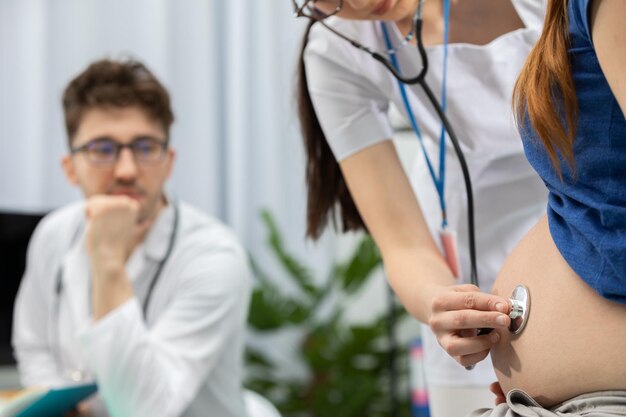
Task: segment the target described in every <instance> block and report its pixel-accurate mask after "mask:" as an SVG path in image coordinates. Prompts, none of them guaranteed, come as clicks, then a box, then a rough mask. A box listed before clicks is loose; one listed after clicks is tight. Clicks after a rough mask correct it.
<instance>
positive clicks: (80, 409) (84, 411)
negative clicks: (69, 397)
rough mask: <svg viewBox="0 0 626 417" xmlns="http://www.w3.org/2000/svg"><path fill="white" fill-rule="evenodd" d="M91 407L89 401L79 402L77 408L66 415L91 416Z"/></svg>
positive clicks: (74, 416) (68, 416)
mask: <svg viewBox="0 0 626 417" xmlns="http://www.w3.org/2000/svg"><path fill="white" fill-rule="evenodd" d="M90 416H91V409H90V407H89V403H88V402H87V401H83V402H81V403H79V404H78V405H77V406H76V408H74V409H73V410H72V411H70V412H69V413H67V414H66V415H65V417H90Z"/></svg>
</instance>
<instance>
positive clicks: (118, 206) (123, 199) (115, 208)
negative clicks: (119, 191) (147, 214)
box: [85, 195, 139, 219]
mask: <svg viewBox="0 0 626 417" xmlns="http://www.w3.org/2000/svg"><path fill="white" fill-rule="evenodd" d="M85 212H86V214H87V217H88V218H90V219H91V218H94V217H98V216H101V215H103V214H109V215H111V214H114V213H117V214H128V215H131V216H133V217H136V216H137V214H138V213H139V203H138V202H137V201H135V200H133V199H132V198H130V197H127V196H124V195H115V196H110V195H95V196H92V197H90V198H89V199H88V200H87V202H86V203H85Z"/></svg>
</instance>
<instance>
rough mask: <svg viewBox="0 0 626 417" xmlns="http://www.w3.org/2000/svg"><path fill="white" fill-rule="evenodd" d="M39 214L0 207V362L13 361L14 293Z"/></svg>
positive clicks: (41, 215) (0, 363)
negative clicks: (2, 210) (11, 211)
mask: <svg viewBox="0 0 626 417" xmlns="http://www.w3.org/2000/svg"><path fill="white" fill-rule="evenodd" d="M43 216H44V215H43V214H24V213H9V212H1V211H0V286H1V288H0V365H7V364H12V363H15V360H14V358H13V353H12V349H11V328H12V326H11V324H12V321H13V304H14V301H15V295H16V294H17V290H18V288H19V285H20V280H21V279H22V274H23V273H24V266H25V265H26V248H27V247H28V241H29V239H30V236H31V235H32V233H33V231H34V230H35V226H37V223H39V220H41V218H42V217H43Z"/></svg>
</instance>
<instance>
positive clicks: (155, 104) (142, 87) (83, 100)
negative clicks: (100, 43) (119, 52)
mask: <svg viewBox="0 0 626 417" xmlns="http://www.w3.org/2000/svg"><path fill="white" fill-rule="evenodd" d="M124 107H139V108H141V109H142V110H143V111H145V112H146V113H147V115H148V116H149V117H150V118H152V119H154V120H155V121H157V122H159V123H161V126H162V127H163V130H164V131H165V134H166V135H167V136H169V129H170V126H171V125H172V123H173V122H174V113H173V112H172V108H171V104H170V95H169V93H168V92H167V90H166V89H165V87H163V85H162V84H161V83H160V82H159V80H158V79H157V78H156V77H155V76H154V74H152V72H150V70H148V68H146V66H145V65H144V64H142V63H141V62H138V61H135V60H132V59H129V60H125V61H113V60H109V59H103V60H100V61H96V62H93V63H92V64H90V65H89V66H88V67H87V68H86V69H85V70H84V71H83V72H81V73H80V74H79V75H78V76H76V77H75V78H74V79H73V80H72V81H70V83H69V85H68V86H67V87H66V89H65V91H64V93H63V111H64V114H65V128H66V131H67V136H68V142H69V144H70V146H71V144H72V140H73V138H74V135H75V134H76V131H77V130H78V126H79V125H80V122H81V120H82V118H83V116H84V115H85V112H87V111H88V110H90V109H94V108H124Z"/></svg>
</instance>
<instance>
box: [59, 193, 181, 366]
mask: <svg viewBox="0 0 626 417" xmlns="http://www.w3.org/2000/svg"><path fill="white" fill-rule="evenodd" d="M171 204H172V206H173V210H174V220H173V224H172V231H171V232H170V236H169V239H168V242H167V249H166V251H165V254H164V255H163V258H162V259H161V260H160V261H159V263H158V264H157V268H156V270H155V272H154V274H153V275H152V278H151V279H150V281H149V286H148V290H147V292H146V295H145V297H144V299H143V303H142V311H143V317H144V320H146V321H147V319H148V308H149V307H150V302H151V300H152V295H153V293H154V288H155V287H156V284H157V283H158V281H159V279H160V277H161V274H162V272H163V268H164V266H165V264H166V263H167V261H168V260H169V258H170V257H171V254H172V251H173V249H174V245H175V243H176V236H177V235H178V229H179V221H180V213H179V207H178V204H177V203H175V202H172V203H171ZM83 227H84V225H83V223H82V222H81V224H80V225H79V227H78V229H77V230H76V232H75V233H74V236H73V238H72V242H71V244H70V247H72V246H74V244H75V243H76V241H77V240H78V237H79V236H80V234H81V232H82V230H83ZM63 275H64V271H63V263H61V266H60V267H59V270H58V272H57V274H56V279H55V286H54V316H53V320H54V324H55V325H56V331H55V332H53V333H55V334H56V339H57V340H56V343H54V345H55V348H54V351H55V356H56V358H55V359H56V360H57V363H58V364H61V363H62V362H63V361H62V359H61V352H60V350H61V348H60V340H59V337H60V323H59V321H60V307H61V296H62V294H63V291H64V287H63ZM90 282H91V281H90ZM87 296H88V297H91V294H87ZM90 310H91V308H90ZM89 314H91V312H90V313H89ZM79 373H80V372H79Z"/></svg>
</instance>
